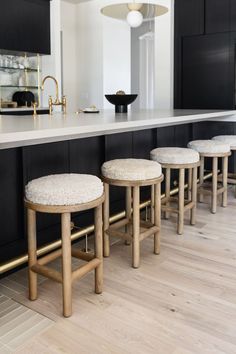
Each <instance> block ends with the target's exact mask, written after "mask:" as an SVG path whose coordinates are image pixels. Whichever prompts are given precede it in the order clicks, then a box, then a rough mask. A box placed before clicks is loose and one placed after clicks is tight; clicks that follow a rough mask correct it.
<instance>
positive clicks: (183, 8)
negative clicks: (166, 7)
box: [175, 0, 224, 36]
mask: <svg viewBox="0 0 236 354" xmlns="http://www.w3.org/2000/svg"><path fill="white" fill-rule="evenodd" d="M223 1H224V0H223ZM175 32H176V33H178V35H181V36H190V35H195V34H202V33H203V32H204V0H177V1H175Z"/></svg>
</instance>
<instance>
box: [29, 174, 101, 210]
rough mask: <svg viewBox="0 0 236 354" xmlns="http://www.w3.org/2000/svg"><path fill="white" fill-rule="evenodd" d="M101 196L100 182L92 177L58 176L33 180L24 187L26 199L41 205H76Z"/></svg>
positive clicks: (83, 175)
mask: <svg viewBox="0 0 236 354" xmlns="http://www.w3.org/2000/svg"><path fill="white" fill-rule="evenodd" d="M102 194H103V183H102V181H101V180H100V179H99V178H98V177H96V176H92V175H85V174H58V175H50V176H45V177H41V178H37V179H34V180H33V181H31V182H29V183H28V184H27V186H26V187H25V196H26V199H27V200H29V201H31V202H33V203H36V204H43V205H76V204H83V203H88V202H91V201H93V200H95V199H97V198H99V197H101V196H102Z"/></svg>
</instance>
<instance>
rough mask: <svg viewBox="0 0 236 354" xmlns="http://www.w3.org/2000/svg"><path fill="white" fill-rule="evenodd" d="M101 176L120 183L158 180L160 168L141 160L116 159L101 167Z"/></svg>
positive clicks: (152, 162) (157, 165)
mask: <svg viewBox="0 0 236 354" xmlns="http://www.w3.org/2000/svg"><path fill="white" fill-rule="evenodd" d="M102 174H103V176H104V177H107V178H110V179H118V180H121V181H123V180H124V181H142V180H148V179H153V178H158V177H160V176H161V174H162V169H161V166H160V165H159V164H158V163H156V162H154V161H149V160H143V159H118V160H111V161H107V162H105V163H104V164H103V165H102Z"/></svg>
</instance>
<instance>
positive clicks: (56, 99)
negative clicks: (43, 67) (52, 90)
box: [41, 75, 60, 105]
mask: <svg viewBox="0 0 236 354" xmlns="http://www.w3.org/2000/svg"><path fill="white" fill-rule="evenodd" d="M48 79H50V80H53V81H54V82H55V86H56V98H55V101H54V104H55V105H58V104H59V103H60V100H59V88H58V81H57V79H55V77H53V76H50V75H48V76H45V78H44V79H43V81H42V86H41V90H42V91H43V90H44V85H45V81H47V80H48Z"/></svg>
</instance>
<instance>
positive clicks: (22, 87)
mask: <svg viewBox="0 0 236 354" xmlns="http://www.w3.org/2000/svg"><path fill="white" fill-rule="evenodd" d="M0 88H19V89H31V90H34V89H35V90H36V89H38V86H19V85H0Z"/></svg>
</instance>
